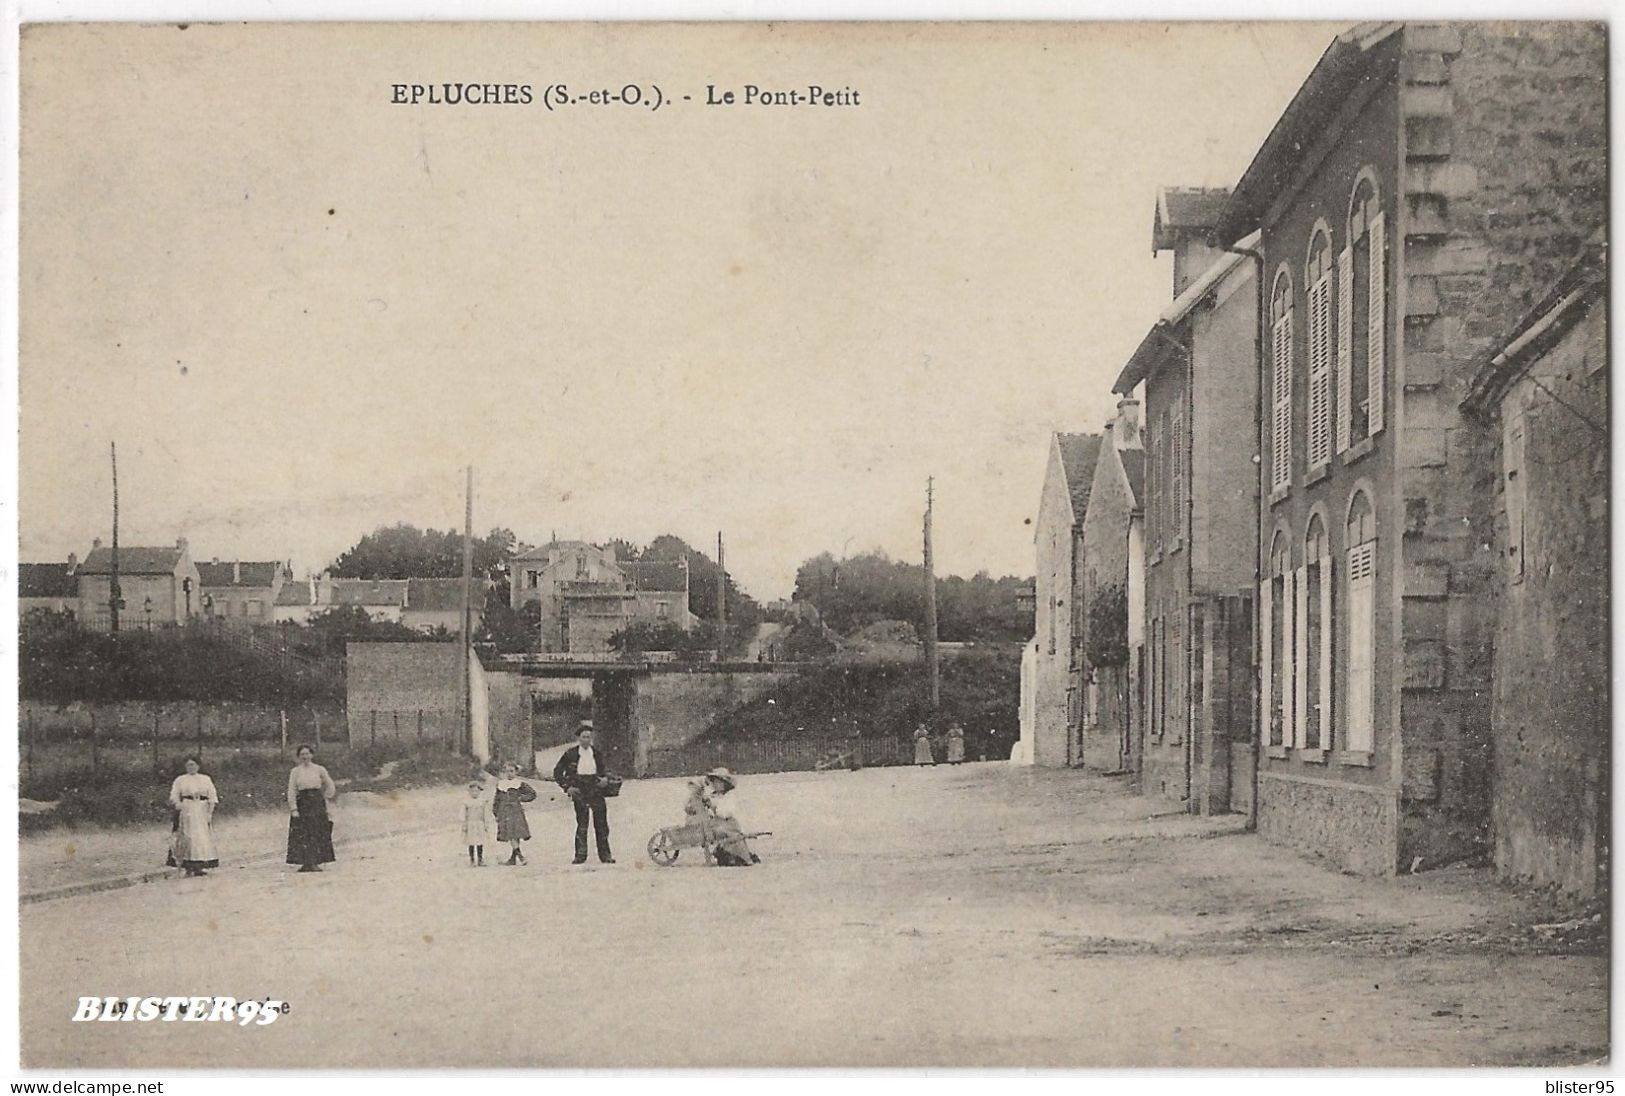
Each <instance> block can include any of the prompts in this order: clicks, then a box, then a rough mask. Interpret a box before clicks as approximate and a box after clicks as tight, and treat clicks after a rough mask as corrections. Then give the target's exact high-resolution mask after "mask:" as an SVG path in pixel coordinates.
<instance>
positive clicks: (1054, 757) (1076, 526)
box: [1017, 433, 1101, 767]
mask: <svg viewBox="0 0 1625 1096" xmlns="http://www.w3.org/2000/svg"><path fill="white" fill-rule="evenodd" d="M1100 445H1101V438H1100V435H1099V434H1060V433H1057V434H1053V435H1051V436H1050V456H1049V467H1048V471H1047V472H1046V473H1045V475H1044V489H1043V494H1042V495H1041V496H1040V500H1039V505H1038V525H1037V530H1036V532H1035V533H1034V541H1035V547H1036V549H1037V563H1038V577H1037V586H1036V590H1037V600H1038V605H1037V613H1036V615H1035V617H1034V622H1033V624H1034V631H1035V633H1036V639H1037V648H1036V652H1035V654H1034V656H1033V662H1032V665H1031V666H1030V667H1029V668H1028V670H1027V672H1026V673H1025V674H1024V676H1023V683H1024V687H1025V688H1028V689H1029V690H1030V693H1029V694H1024V696H1023V698H1022V707H1023V711H1025V712H1027V713H1029V720H1028V721H1027V722H1026V723H1024V725H1023V728H1022V733H1023V741H1022V743H1021V744H1019V745H1018V747H1017V753H1018V754H1019V755H1020V756H1022V757H1028V756H1030V757H1031V758H1032V763H1033V764H1035V765H1041V766H1050V767H1061V766H1067V765H1077V764H1081V763H1082V761H1083V740H1082V732H1083V710H1082V705H1083V681H1084V665H1083V645H1082V644H1083V631H1082V627H1081V624H1082V617H1081V616H1080V613H1081V609H1080V608H1079V597H1078V591H1079V587H1080V584H1081V582H1082V578H1083V576H1082V573H1081V568H1082V565H1083V521H1084V515H1085V514H1086V513H1087V512H1088V509H1089V490H1090V486H1091V484H1092V483H1093V481H1094V474H1095V460H1096V458H1097V457H1098V456H1099V454H1100Z"/></svg>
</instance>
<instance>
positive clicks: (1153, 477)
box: [1140, 419, 1162, 553]
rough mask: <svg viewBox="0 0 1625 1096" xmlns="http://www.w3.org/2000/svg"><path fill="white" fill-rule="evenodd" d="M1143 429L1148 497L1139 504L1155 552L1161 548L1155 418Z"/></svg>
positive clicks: (1149, 540) (1152, 549)
mask: <svg viewBox="0 0 1625 1096" xmlns="http://www.w3.org/2000/svg"><path fill="white" fill-rule="evenodd" d="M1145 429H1146V439H1145V442H1146V445H1145V463H1146V469H1145V471H1146V476H1145V490H1146V494H1147V496H1148V497H1147V498H1143V499H1141V500H1140V505H1141V506H1142V507H1143V508H1144V509H1145V520H1146V524H1147V525H1148V526H1149V528H1148V529H1147V530H1146V533H1147V534H1148V542H1149V543H1150V545H1151V551H1152V552H1153V553H1156V552H1159V551H1161V550H1162V525H1161V523H1159V522H1158V521H1157V504H1158V499H1157V422H1156V420H1155V419H1149V420H1148V421H1147V422H1146V424H1145Z"/></svg>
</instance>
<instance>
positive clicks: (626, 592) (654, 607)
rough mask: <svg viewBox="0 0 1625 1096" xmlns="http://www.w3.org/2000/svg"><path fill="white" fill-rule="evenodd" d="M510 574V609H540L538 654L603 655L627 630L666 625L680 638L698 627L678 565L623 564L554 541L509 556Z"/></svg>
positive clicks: (611, 554) (603, 552) (579, 544)
mask: <svg viewBox="0 0 1625 1096" xmlns="http://www.w3.org/2000/svg"><path fill="white" fill-rule="evenodd" d="M511 573H512V576H513V578H512V582H511V584H510V590H511V597H512V604H513V607H514V608H515V609H520V608H523V607H524V606H525V605H526V604H528V603H531V602H535V603H536V605H537V606H538V607H539V608H540V610H541V631H540V636H539V646H540V649H541V650H543V651H553V652H571V651H607V650H609V649H610V642H609V641H610V638H611V637H612V636H614V635H615V633H616V632H619V631H621V630H622V629H624V628H626V627H627V626H628V625H630V624H634V623H647V624H660V623H671V624H675V625H677V626H678V627H679V628H681V629H682V630H683V631H685V632H687V631H690V630H692V629H693V627H694V625H695V624H696V623H697V618H696V617H695V616H694V614H693V613H692V612H690V611H689V608H688V593H689V590H688V564H687V562H686V561H683V560H677V561H671V562H668V561H663V560H662V561H649V562H644V563H622V562H620V561H618V560H617V559H616V558H615V549H614V548H613V547H612V546H606V547H599V546H597V545H594V544H587V543H586V542H584V541H578V540H575V541H553V542H552V543H550V544H546V545H543V546H542V547H540V548H533V549H531V550H529V551H527V552H524V553H521V554H520V555H519V556H517V557H515V559H514V561H513V564H512V567H511Z"/></svg>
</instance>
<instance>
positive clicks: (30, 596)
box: [17, 552, 79, 617]
mask: <svg viewBox="0 0 1625 1096" xmlns="http://www.w3.org/2000/svg"><path fill="white" fill-rule="evenodd" d="M78 572H79V558H78V556H76V555H75V554H74V553H72V552H69V553H68V561H67V562H66V563H19V564H18V565H17V615H18V616H19V617H22V616H27V615H28V614H29V613H31V612H50V613H72V614H73V615H74V616H76V617H77V616H78V615H79V574H78Z"/></svg>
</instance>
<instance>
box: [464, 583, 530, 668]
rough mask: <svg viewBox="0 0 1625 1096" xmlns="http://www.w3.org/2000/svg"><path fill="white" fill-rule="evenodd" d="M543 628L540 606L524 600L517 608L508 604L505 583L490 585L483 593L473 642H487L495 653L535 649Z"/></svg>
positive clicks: (508, 653)
mask: <svg viewBox="0 0 1625 1096" xmlns="http://www.w3.org/2000/svg"><path fill="white" fill-rule="evenodd" d="M541 630H542V607H541V606H540V605H538V604H537V603H536V602H534V601H527V602H526V603H525V604H524V605H522V606H521V607H519V608H518V609H515V608H513V607H512V606H511V605H509V604H508V591H507V584H506V583H503V584H501V585H500V586H493V587H492V588H491V589H490V590H488V591H486V594H485V611H484V613H483V614H481V620H480V628H479V631H478V632H477V633H476V634H475V636H474V641H475V642H476V643H489V644H491V645H492V646H494V647H495V648H496V649H497V653H498V654H504V655H517V654H523V653H524V652H526V651H531V650H535V648H536V641H537V639H538V638H539V636H540V634H541Z"/></svg>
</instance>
